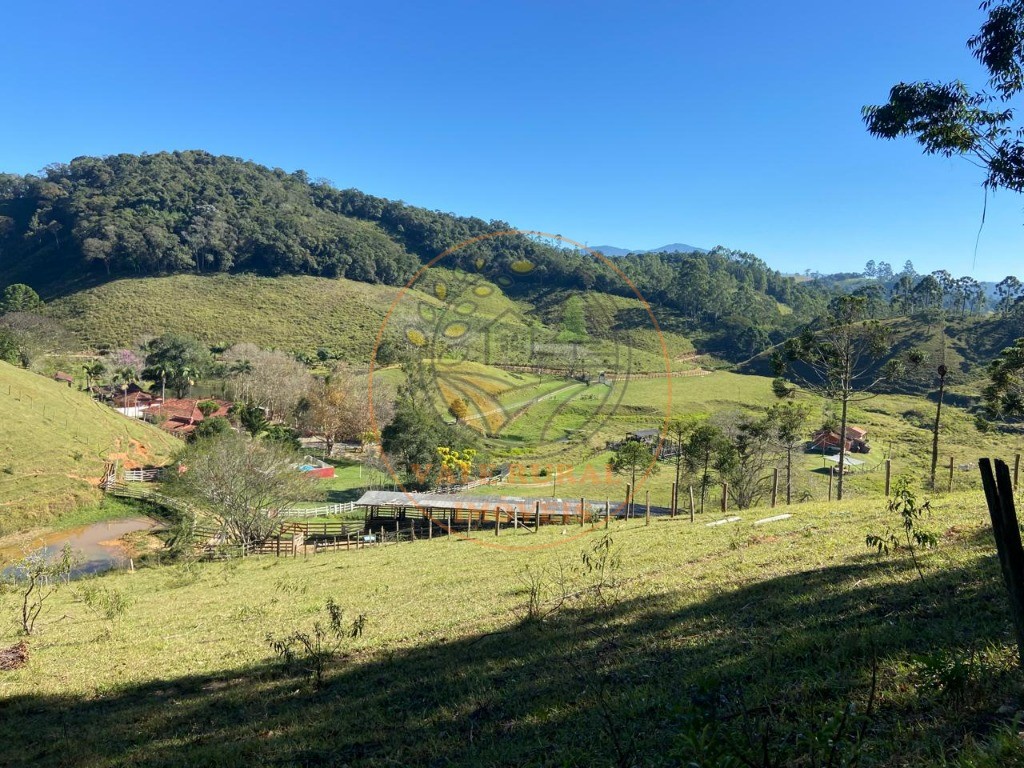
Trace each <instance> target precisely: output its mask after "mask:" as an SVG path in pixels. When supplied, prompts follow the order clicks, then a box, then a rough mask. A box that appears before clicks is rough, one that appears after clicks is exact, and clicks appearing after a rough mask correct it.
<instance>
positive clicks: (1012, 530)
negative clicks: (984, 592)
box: [978, 459, 1024, 666]
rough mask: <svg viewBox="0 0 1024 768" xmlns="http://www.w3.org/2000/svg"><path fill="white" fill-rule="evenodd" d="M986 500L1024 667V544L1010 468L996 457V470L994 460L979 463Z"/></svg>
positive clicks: (1019, 653) (1018, 649)
mask: <svg viewBox="0 0 1024 768" xmlns="http://www.w3.org/2000/svg"><path fill="white" fill-rule="evenodd" d="M978 465H979V467H980V469H981V481H982V484H983V485H984V486H985V499H986V501H987V502H988V511H989V515H990V516H991V518H992V534H993V535H994V536H995V540H996V551H997V552H998V554H999V565H1000V566H1001V568H1002V571H1003V580H1004V581H1005V583H1006V591H1007V592H1008V593H1009V597H1010V616H1011V617H1012V618H1013V625H1014V629H1015V630H1016V634H1017V653H1018V656H1019V661H1020V664H1021V665H1022V666H1024V547H1022V546H1021V540H1020V527H1019V524H1018V522H1017V510H1016V508H1015V506H1014V502H1013V486H1012V484H1011V483H1012V481H1011V479H1010V468H1009V467H1007V466H1006V463H1005V462H1003V461H1000V460H998V459H996V462H995V472H994V473H993V469H992V460H991V459H981V460H980V461H979V462H978Z"/></svg>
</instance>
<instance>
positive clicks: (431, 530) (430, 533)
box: [427, 511, 434, 539]
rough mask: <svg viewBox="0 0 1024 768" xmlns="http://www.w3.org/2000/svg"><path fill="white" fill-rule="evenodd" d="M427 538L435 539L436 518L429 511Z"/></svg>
mask: <svg viewBox="0 0 1024 768" xmlns="http://www.w3.org/2000/svg"><path fill="white" fill-rule="evenodd" d="M427 538H428V539H432V538H434V517H433V515H431V513H430V512H429V511H428V512H427Z"/></svg>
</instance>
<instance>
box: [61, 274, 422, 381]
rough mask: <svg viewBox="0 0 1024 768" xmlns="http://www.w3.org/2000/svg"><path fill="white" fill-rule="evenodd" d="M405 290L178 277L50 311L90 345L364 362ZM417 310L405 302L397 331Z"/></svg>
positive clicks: (83, 297) (95, 292)
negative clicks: (191, 343)
mask: <svg viewBox="0 0 1024 768" xmlns="http://www.w3.org/2000/svg"><path fill="white" fill-rule="evenodd" d="M399 290H400V289H398V288H394V287H390V286H381V285H370V284H368V283H358V282H354V281H351V280H331V279H327V278H319V277H277V278H268V277H257V276H255V275H209V276H198V275H174V276H171V277H150V278H140V279H137V280H117V281H115V282H112V283H107V284H105V285H103V286H100V287H98V288H93V289H90V290H87V291H82V292H80V293H77V294H73V295H71V296H68V297H66V298H62V299H58V300H56V301H54V302H53V303H52V304H50V305H49V308H48V312H49V313H50V314H51V315H52V316H54V317H55V318H57V319H58V320H60V321H61V322H62V323H63V324H65V325H66V326H67V327H68V328H69V329H70V330H72V331H74V332H76V333H77V334H78V335H79V336H80V337H81V338H82V340H83V341H84V342H86V343H87V344H89V345H97V344H101V343H107V344H115V345H126V344H130V343H133V342H135V341H137V340H138V339H139V338H140V337H143V336H145V335H159V334H162V333H167V332H176V333H186V334H190V335H194V336H197V337H198V338H200V339H201V340H202V341H204V342H206V343H207V344H211V345H212V344H221V345H230V344H233V343H236V342H241V341H248V342H252V343H255V344H259V345H260V346H263V347H267V348H271V347H272V348H278V349H285V350H293V351H301V352H306V353H312V352H315V351H316V349H317V348H318V347H320V346H324V347H327V348H328V349H329V350H331V351H332V352H336V353H339V354H341V355H342V356H343V357H344V358H345V359H348V360H357V361H365V360H368V359H369V355H370V351H371V349H372V348H373V344H374V342H375V340H376V338H377V333H378V331H379V329H380V327H381V325H382V323H384V321H385V317H386V315H387V312H388V309H389V308H390V306H391V304H392V302H394V301H395V298H396V297H397V296H398V295H399ZM410 298H411V297H410ZM416 299H417V302H419V301H422V302H425V303H428V304H430V303H434V300H433V299H432V298H431V297H428V296H425V295H416ZM414 308H415V303H414V302H413V301H411V300H409V301H404V302H401V303H400V305H399V310H398V315H399V316H397V317H395V318H393V320H392V322H394V323H395V326H396V327H398V328H400V327H401V325H402V322H403V321H404V320H405V319H406V317H407V316H408V315H409V314H411V313H412V312H413V310H414Z"/></svg>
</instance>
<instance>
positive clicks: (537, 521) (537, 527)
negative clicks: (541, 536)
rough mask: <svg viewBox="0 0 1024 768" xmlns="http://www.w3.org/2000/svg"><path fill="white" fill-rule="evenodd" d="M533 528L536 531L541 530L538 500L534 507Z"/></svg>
mask: <svg viewBox="0 0 1024 768" xmlns="http://www.w3.org/2000/svg"><path fill="white" fill-rule="evenodd" d="M533 530H534V531H539V530H540V502H539V501H538V502H536V505H535V506H534V509H533Z"/></svg>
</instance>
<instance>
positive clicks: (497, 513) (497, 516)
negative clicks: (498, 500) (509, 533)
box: [494, 507, 501, 536]
mask: <svg viewBox="0 0 1024 768" xmlns="http://www.w3.org/2000/svg"><path fill="white" fill-rule="evenodd" d="M494 535H495V536H500V535H501V507H498V509H496V510H494Z"/></svg>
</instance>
